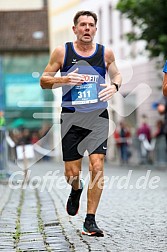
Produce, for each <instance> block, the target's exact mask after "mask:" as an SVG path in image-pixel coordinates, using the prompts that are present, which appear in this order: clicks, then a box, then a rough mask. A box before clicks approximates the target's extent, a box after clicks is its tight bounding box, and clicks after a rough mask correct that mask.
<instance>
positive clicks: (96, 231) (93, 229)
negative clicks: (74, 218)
mask: <svg viewBox="0 0 167 252" xmlns="http://www.w3.org/2000/svg"><path fill="white" fill-rule="evenodd" d="M82 234H83V235H89V236H98V237H100V236H101V237H103V236H104V233H103V231H102V230H101V229H100V228H98V226H97V224H96V221H95V220H85V222H84V224H83V231H82Z"/></svg>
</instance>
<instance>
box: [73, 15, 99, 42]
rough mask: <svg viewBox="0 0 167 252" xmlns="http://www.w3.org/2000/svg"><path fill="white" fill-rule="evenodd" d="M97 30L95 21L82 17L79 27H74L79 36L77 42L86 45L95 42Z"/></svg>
mask: <svg viewBox="0 0 167 252" xmlns="http://www.w3.org/2000/svg"><path fill="white" fill-rule="evenodd" d="M96 30H97V28H96V25H95V20H94V18H93V17H91V16H80V17H79V18H78V23H77V25H76V26H73V31H74V33H75V35H76V36H77V40H79V41H82V42H84V43H86V44H87V43H88V44H89V43H91V42H92V41H93V39H94V36H95V34H96Z"/></svg>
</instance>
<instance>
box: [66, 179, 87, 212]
mask: <svg viewBox="0 0 167 252" xmlns="http://www.w3.org/2000/svg"><path fill="white" fill-rule="evenodd" d="M80 183H81V187H82V188H81V189H78V190H76V191H75V190H73V189H71V193H70V196H69V198H68V201H67V206H66V210H67V213H68V214H69V215H71V216H75V215H76V214H77V213H78V210H79V200H80V197H81V193H82V191H83V188H84V180H83V179H81V180H80Z"/></svg>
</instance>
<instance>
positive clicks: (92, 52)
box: [40, 11, 121, 236]
mask: <svg viewBox="0 0 167 252" xmlns="http://www.w3.org/2000/svg"><path fill="white" fill-rule="evenodd" d="M73 21H74V25H73V27H72V29H73V32H74V34H75V36H76V40H75V41H74V42H68V43H66V44H65V46H64V45H63V46H58V47H57V48H56V49H55V50H54V51H53V53H52V55H51V58H50V61H49V63H48V65H47V66H46V68H45V70H44V73H43V75H42V77H41V80H40V84H41V87H42V88H43V89H52V88H57V87H62V112H61V137H62V152H63V161H64V164H65V177H66V180H67V182H68V183H69V184H70V185H71V186H72V188H71V193H70V196H69V198H68V200H67V206H66V209H67V213H68V214H69V215H71V216H75V215H76V214H77V212H78V209H79V201H80V196H81V193H82V191H83V180H82V179H81V178H80V172H81V169H82V158H83V156H84V152H85V150H87V151H88V153H89V172H90V183H89V186H88V191H87V215H86V218H85V221H84V224H83V231H82V234H87V235H92V236H104V233H103V231H102V230H101V229H100V228H99V227H98V226H97V224H96V221H95V214H96V210H97V207H98V204H99V201H100V197H101V193H102V190H103V184H104V183H103V182H104V181H103V171H104V158H105V155H106V151H107V137H108V129H109V120H108V111H107V105H108V104H107V101H108V100H109V99H111V98H112V97H113V95H114V94H115V93H116V92H117V91H118V89H119V87H120V85H121V75H120V73H119V71H118V69H117V66H116V64H115V58H114V54H113V52H112V50H111V49H109V48H105V47H104V46H103V45H100V44H97V43H94V42H93V41H94V36H95V34H96V30H97V28H96V24H97V16H96V14H95V13H93V12H90V11H79V12H77V13H76V15H75V17H74V19H73ZM58 70H60V71H61V77H58V76H55V73H56V72H57V71H58ZM106 71H107V72H108V74H109V76H110V81H109V83H107V84H106V83H105V74H106ZM99 182H101V183H99Z"/></svg>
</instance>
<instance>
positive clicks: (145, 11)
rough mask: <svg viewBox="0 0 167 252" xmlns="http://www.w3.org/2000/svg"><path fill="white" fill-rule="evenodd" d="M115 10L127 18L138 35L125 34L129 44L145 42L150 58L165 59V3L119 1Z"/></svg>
mask: <svg viewBox="0 0 167 252" xmlns="http://www.w3.org/2000/svg"><path fill="white" fill-rule="evenodd" d="M117 9H118V10H119V11H120V12H121V13H122V14H124V15H125V16H126V17H127V18H129V19H130V20H131V22H132V25H133V26H136V27H138V28H139V29H140V31H141V32H140V34H136V33H134V31H133V32H130V33H128V34H127V38H128V41H129V42H133V41H136V40H145V41H146V49H147V50H149V52H150V57H158V56H162V57H163V58H164V60H166V59H167V1H166V0H155V1H153V0H119V2H118V4H117Z"/></svg>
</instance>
